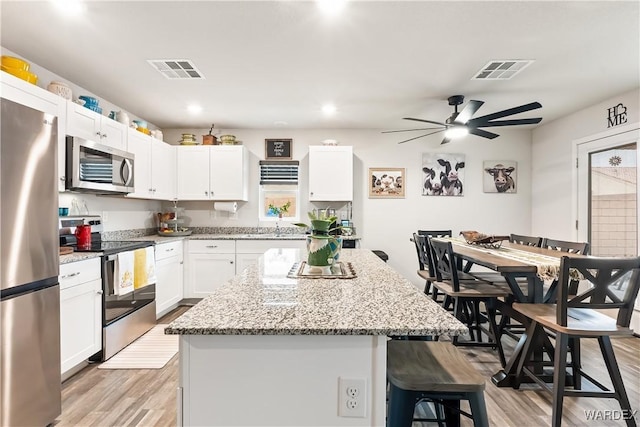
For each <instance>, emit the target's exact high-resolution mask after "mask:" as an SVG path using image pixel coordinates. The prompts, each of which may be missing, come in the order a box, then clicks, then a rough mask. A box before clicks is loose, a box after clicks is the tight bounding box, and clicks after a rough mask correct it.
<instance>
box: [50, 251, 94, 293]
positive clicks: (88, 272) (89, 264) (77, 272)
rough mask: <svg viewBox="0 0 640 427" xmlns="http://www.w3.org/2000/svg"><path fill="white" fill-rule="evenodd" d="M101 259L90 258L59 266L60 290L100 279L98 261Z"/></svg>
mask: <svg viewBox="0 0 640 427" xmlns="http://www.w3.org/2000/svg"><path fill="white" fill-rule="evenodd" d="M101 259H102V258H91V259H87V260H82V261H77V262H71V263H69V264H62V265H61V266H60V276H58V280H59V281H60V290H62V289H67V288H70V287H72V286H76V285H79V284H81V283H86V282H89V281H91V280H95V279H100V277H101V272H100V260H101Z"/></svg>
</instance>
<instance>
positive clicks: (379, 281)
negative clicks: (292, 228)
mask: <svg viewBox="0 0 640 427" xmlns="http://www.w3.org/2000/svg"><path fill="white" fill-rule="evenodd" d="M301 256H304V251H301V250H299V249H270V250H269V251H267V252H266V253H265V255H264V256H262V257H260V259H259V262H258V264H254V265H252V266H251V267H249V268H248V269H247V270H245V271H244V272H243V273H241V274H239V275H237V276H236V277H234V278H233V279H231V280H230V281H229V282H228V283H226V284H225V285H224V286H222V287H221V288H218V289H216V290H215V291H214V292H213V293H212V294H211V295H210V296H208V297H207V298H205V299H204V300H202V301H201V302H199V303H198V304H197V305H195V306H194V307H193V308H191V309H190V310H189V311H187V312H186V313H185V314H183V315H182V316H181V317H179V318H178V319H176V320H175V321H173V322H172V323H171V324H169V326H168V327H167V328H166V329H165V333H166V334H180V335H441V334H448V335H460V334H464V333H466V332H467V327H466V326H465V325H463V324H462V323H461V322H459V321H458V320H456V319H455V318H454V317H453V316H452V315H451V314H450V313H448V312H447V311H445V310H444V309H443V308H442V307H440V306H439V305H438V304H437V303H436V302H434V301H433V300H432V299H431V298H429V297H427V296H426V295H425V294H424V293H422V292H420V291H419V290H418V289H417V288H416V287H415V286H414V285H413V284H411V282H409V281H408V280H407V279H405V278H404V277H402V276H401V275H400V274H399V273H398V272H396V271H395V270H394V269H392V268H391V267H389V266H388V265H387V264H385V263H384V262H383V261H382V260H380V259H379V258H378V257H377V256H376V255H375V254H373V253H372V252H371V251H369V250H363V249H343V250H342V252H341V255H340V260H341V261H343V262H351V263H352V264H353V267H354V269H355V270H356V274H357V277H356V278H354V279H297V278H287V273H288V272H289V270H290V269H291V266H292V265H293V263H294V262H295V261H297V260H300V257H301Z"/></svg>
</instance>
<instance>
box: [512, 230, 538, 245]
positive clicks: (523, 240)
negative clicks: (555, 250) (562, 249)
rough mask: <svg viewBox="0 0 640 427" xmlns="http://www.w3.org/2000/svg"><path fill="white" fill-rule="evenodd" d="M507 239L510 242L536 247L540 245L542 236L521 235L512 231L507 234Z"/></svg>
mask: <svg viewBox="0 0 640 427" xmlns="http://www.w3.org/2000/svg"><path fill="white" fill-rule="evenodd" d="M509 241H510V242H511V243H517V244H519V245H526V246H534V247H538V248H539V247H541V246H542V237H534V236H523V235H520V234H513V233H512V234H511V235H510V236H509Z"/></svg>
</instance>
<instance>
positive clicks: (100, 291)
mask: <svg viewBox="0 0 640 427" xmlns="http://www.w3.org/2000/svg"><path fill="white" fill-rule="evenodd" d="M103 293H104V292H103V291H102V289H100V290H99V291H96V294H98V295H102V294H103Z"/></svg>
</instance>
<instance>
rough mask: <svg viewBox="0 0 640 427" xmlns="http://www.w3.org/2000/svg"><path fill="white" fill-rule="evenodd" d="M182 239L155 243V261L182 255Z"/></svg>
mask: <svg viewBox="0 0 640 427" xmlns="http://www.w3.org/2000/svg"><path fill="white" fill-rule="evenodd" d="M183 244H184V243H183V241H182V240H180V241H177V242H170V243H160V244H157V245H156V261H160V260H162V259H167V258H170V257H172V256H180V257H182V246H183Z"/></svg>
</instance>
